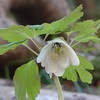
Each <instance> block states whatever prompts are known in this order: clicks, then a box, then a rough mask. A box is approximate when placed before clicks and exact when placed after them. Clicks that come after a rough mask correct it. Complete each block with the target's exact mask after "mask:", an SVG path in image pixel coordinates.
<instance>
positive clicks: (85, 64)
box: [78, 55, 94, 70]
mask: <svg viewBox="0 0 100 100" xmlns="http://www.w3.org/2000/svg"><path fill="white" fill-rule="evenodd" d="M78 58H79V60H80V65H79V67H80V66H83V67H84V68H85V69H88V70H94V67H93V65H92V63H91V62H90V61H88V60H87V59H86V58H85V57H83V56H80V55H79V56H78ZM84 62H85V63H84Z"/></svg>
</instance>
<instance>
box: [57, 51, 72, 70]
mask: <svg viewBox="0 0 100 100" xmlns="http://www.w3.org/2000/svg"><path fill="white" fill-rule="evenodd" d="M58 64H59V65H60V66H61V67H62V68H67V67H68V66H69V65H70V61H69V58H68V55H67V54H66V52H63V53H61V54H60V55H59V59H58Z"/></svg>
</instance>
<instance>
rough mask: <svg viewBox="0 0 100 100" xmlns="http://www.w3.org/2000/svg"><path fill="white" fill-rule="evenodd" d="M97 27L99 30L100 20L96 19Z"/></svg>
mask: <svg viewBox="0 0 100 100" xmlns="http://www.w3.org/2000/svg"><path fill="white" fill-rule="evenodd" d="M94 26H95V28H96V30H98V29H99V28H100V20H97V21H95V25H94Z"/></svg>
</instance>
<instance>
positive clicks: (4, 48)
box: [0, 40, 27, 55]
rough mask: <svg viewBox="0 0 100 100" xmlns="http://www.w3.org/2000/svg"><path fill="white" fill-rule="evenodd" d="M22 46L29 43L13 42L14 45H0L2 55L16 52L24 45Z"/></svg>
mask: <svg viewBox="0 0 100 100" xmlns="http://www.w3.org/2000/svg"><path fill="white" fill-rule="evenodd" d="M22 44H27V41H26V40H24V41H20V42H12V43H8V44H5V45H0V55H3V54H4V53H6V52H7V51H9V50H14V49H15V48H16V47H18V46H20V45H22Z"/></svg>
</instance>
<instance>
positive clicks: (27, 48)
mask: <svg viewBox="0 0 100 100" xmlns="http://www.w3.org/2000/svg"><path fill="white" fill-rule="evenodd" d="M23 45H24V46H25V47H26V48H27V49H28V50H30V51H31V52H33V53H34V54H35V55H37V56H38V53H37V52H35V51H34V50H32V49H31V48H30V47H29V46H28V45H25V44H23Z"/></svg>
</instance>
